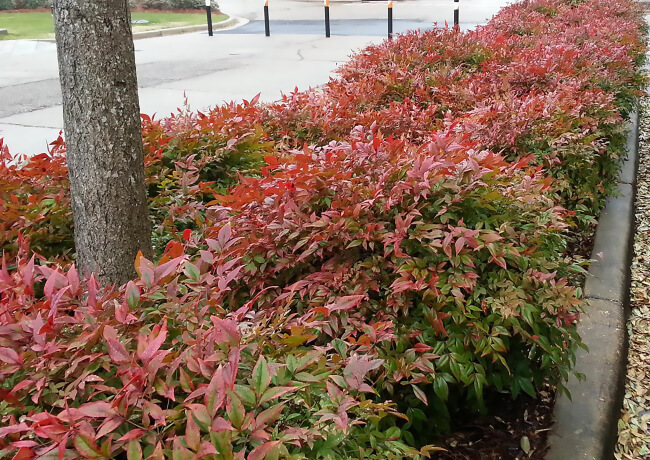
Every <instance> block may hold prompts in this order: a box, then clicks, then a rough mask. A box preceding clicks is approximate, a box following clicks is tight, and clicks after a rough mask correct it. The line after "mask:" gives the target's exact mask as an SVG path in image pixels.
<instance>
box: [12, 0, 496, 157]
mask: <svg viewBox="0 0 650 460" xmlns="http://www.w3.org/2000/svg"><path fill="white" fill-rule="evenodd" d="M229 1H230V0H225V1H224V0H222V2H221V3H222V4H223V5H222V7H223V9H224V10H225V11H226V12H229V11H228V5H227V4H228V2H229ZM232 1H236V2H241V4H240V5H239V6H238V8H239V11H240V12H241V13H242V14H243V15H244V16H245V17H247V18H248V19H251V20H252V21H254V22H251V23H250V24H249V25H247V26H245V27H244V28H241V29H235V30H229V31H218V32H215V36H214V37H208V36H207V33H205V32H201V33H194V34H184V35H177V36H166V37H157V38H151V39H144V40H138V41H136V42H135V48H136V63H137V68H138V81H139V87H140V107H141V111H142V112H143V113H147V114H154V113H155V114H157V115H158V116H159V117H162V116H167V115H169V114H170V113H172V112H174V111H176V108H177V107H182V105H183V103H184V100H185V98H187V101H188V102H189V104H190V106H191V108H192V109H194V110H203V109H206V108H208V107H211V106H214V105H218V104H220V103H223V102H224V101H231V100H242V99H251V98H252V97H254V96H255V95H256V94H258V93H261V100H262V101H272V100H277V99H278V98H279V97H280V96H281V94H282V93H283V92H284V93H288V92H291V91H293V90H294V89H295V88H296V87H298V88H299V89H301V90H302V89H307V88H309V87H314V86H318V85H322V84H323V83H326V82H327V81H328V79H329V77H330V75H331V74H332V72H333V71H334V70H335V69H336V67H337V66H338V65H340V64H341V63H343V62H345V61H346V60H347V59H348V57H349V55H350V54H351V53H353V52H354V51H357V50H359V49H361V48H364V47H365V46H367V45H368V44H371V43H378V42H381V41H382V40H384V39H385V38H384V37H385V34H386V3H385V2H370V3H362V2H359V1H358V0H357V1H353V2H336V3H334V2H332V6H331V11H332V13H331V15H332V21H333V22H332V37H331V38H325V37H324V26H323V23H322V14H323V6H322V5H323V4H322V3H321V2H320V1H318V2H315V1H305V0H303V1H299V0H270V3H271V5H272V8H273V9H272V22H271V37H268V38H267V37H265V36H264V35H263V32H262V29H260V27H261V24H260V23H259V22H255V20H256V19H257V18H258V14H259V13H261V11H263V10H262V9H263V4H264V2H263V0H255V1H252V0H232ZM506 3H507V2H506V1H505V0H464V3H463V4H462V5H461V26H462V27H463V28H469V27H474V26H475V25H476V24H478V23H483V22H485V21H486V20H487V19H489V17H491V16H492V15H493V14H495V13H496V12H497V11H498V10H499V9H500V8H501V7H502V6H504V5H505V4H506ZM470 4H471V5H472V6H471V7H470ZM453 6H454V3H453V1H451V0H410V1H408V0H399V1H396V2H395V8H394V10H395V12H394V14H395V26H396V27H395V30H396V31H397V32H399V31H401V30H404V29H405V28H412V27H420V28H428V27H433V24H434V22H437V23H439V24H444V22H445V21H450V20H451V17H453ZM242 10H243V11H242ZM0 60H2V63H3V65H2V66H1V67H0V101H2V104H0V137H4V138H5V142H6V145H8V146H9V149H10V150H11V152H12V153H14V154H16V153H25V154H36V153H39V152H43V151H45V149H46V146H47V143H48V142H51V141H52V140H54V139H55V138H56V137H57V136H58V133H59V131H60V130H61V129H62V127H63V116H62V109H61V93H60V87H59V80H58V67H57V59H56V46H55V45H54V44H53V43H47V42H39V41H34V40H19V41H1V42H0Z"/></svg>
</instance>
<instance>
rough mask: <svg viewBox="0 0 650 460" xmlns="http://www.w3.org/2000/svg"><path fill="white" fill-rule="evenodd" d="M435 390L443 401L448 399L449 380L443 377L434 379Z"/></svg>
mask: <svg viewBox="0 0 650 460" xmlns="http://www.w3.org/2000/svg"><path fill="white" fill-rule="evenodd" d="M433 391H435V393H436V395H437V396H438V397H439V398H440V399H442V400H443V401H447V398H449V385H447V381H446V380H445V379H443V378H437V379H436V380H434V382H433Z"/></svg>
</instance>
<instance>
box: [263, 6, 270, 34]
mask: <svg viewBox="0 0 650 460" xmlns="http://www.w3.org/2000/svg"><path fill="white" fill-rule="evenodd" d="M264 33H265V35H266V36H267V37H270V36H271V24H270V23H269V0H266V3H265V4H264Z"/></svg>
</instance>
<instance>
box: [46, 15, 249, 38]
mask: <svg viewBox="0 0 650 460" xmlns="http://www.w3.org/2000/svg"><path fill="white" fill-rule="evenodd" d="M248 22H249V21H248V19H244V18H240V17H237V16H230V17H229V18H228V19H226V20H225V21H221V22H216V23H214V24H213V25H212V30H214V31H219V30H232V29H236V28H237V27H241V26H244V25H246V24H248ZM201 31H205V32H206V33H207V31H208V26H207V24H199V25H196V26H184V27H170V28H169V29H156V30H147V31H145V32H134V33H133V40H142V39H143V38H154V37H167V36H169V35H182V34H190V33H195V32H201ZM34 41H38V42H48V43H56V40H55V39H54V38H39V39H35V40H34Z"/></svg>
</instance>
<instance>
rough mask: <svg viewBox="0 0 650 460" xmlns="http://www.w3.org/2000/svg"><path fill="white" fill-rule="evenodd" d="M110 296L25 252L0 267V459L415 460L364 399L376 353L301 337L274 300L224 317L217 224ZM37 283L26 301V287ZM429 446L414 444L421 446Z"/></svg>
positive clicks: (385, 413) (310, 331) (302, 328)
mask: <svg viewBox="0 0 650 460" xmlns="http://www.w3.org/2000/svg"><path fill="white" fill-rule="evenodd" d="M207 242H208V249H207V250H205V251H203V253H202V255H201V256H200V258H199V259H191V258H190V257H188V256H186V255H183V254H182V248H181V255H179V256H178V257H175V258H171V257H164V258H163V259H162V260H161V262H160V263H159V264H158V265H157V266H155V265H154V264H152V263H151V262H149V261H147V260H146V259H144V258H139V259H138V262H137V270H138V272H139V274H140V279H138V280H134V281H132V282H129V283H128V284H127V285H125V286H123V287H122V288H121V289H119V290H113V289H112V288H110V289H100V288H99V287H98V286H97V283H96V282H95V281H94V279H93V278H90V279H88V280H86V281H83V280H80V279H79V276H78V274H77V272H76V270H75V268H74V266H72V267H70V268H69V269H68V270H67V271H65V270H62V269H60V268H59V267H56V266H48V265H46V264H45V261H43V260H38V259H35V257H31V258H30V257H29V253H28V251H27V248H26V247H25V246H24V245H23V246H22V247H21V251H20V252H19V255H18V257H17V260H16V264H15V268H14V269H8V268H7V263H6V260H4V259H3V263H2V267H1V268H0V318H1V319H2V328H1V329H0V377H1V379H0V381H1V383H0V394H1V395H2V402H0V408H2V415H1V416H0V417H1V420H2V427H0V435H1V436H0V448H2V450H0V452H2V454H4V455H6V454H7V453H9V452H16V451H17V453H16V456H17V457H15V458H33V457H34V456H39V457H41V458H43V456H48V455H50V456H57V457H59V458H115V457H118V458H124V457H126V458H129V459H133V458H184V459H190V458H214V459H228V458H230V459H244V458H246V459H249V460H256V459H260V460H261V459H264V458H314V459H316V458H325V457H326V458H336V459H347V458H376V459H391V458H393V459H401V458H406V457H408V458H421V453H420V452H419V451H417V450H415V449H413V448H409V447H407V446H406V445H405V444H404V443H403V442H402V441H401V437H402V431H401V430H400V428H398V427H397V426H395V423H394V422H392V423H389V424H388V426H389V427H388V429H384V430H381V431H379V430H378V427H379V425H380V424H386V423H388V422H390V420H391V419H392V420H394V419H395V418H396V417H403V416H402V415H401V414H399V413H398V412H397V411H396V410H395V408H394V404H393V403H391V402H390V401H387V400H384V401H377V402H375V401H373V400H372V398H367V397H366V394H367V393H368V392H370V393H372V392H373V390H372V388H371V386H370V385H369V384H371V383H372V381H370V380H369V379H368V378H367V374H368V373H369V372H370V371H372V370H373V369H376V368H377V367H379V366H381V364H382V361H381V360H380V359H377V358H375V357H373V356H370V355H368V354H361V353H356V354H354V355H345V354H341V353H340V351H339V350H338V348H337V347H333V346H324V347H312V346H307V344H309V343H310V342H313V340H314V339H315V338H316V337H317V336H318V334H319V331H318V324H317V323H312V324H306V322H305V321H304V319H303V318H301V317H299V316H296V315H295V314H292V313H291V312H289V311H288V310H287V309H286V308H282V307H280V308H278V309H276V310H273V311H271V310H265V311H260V310H256V309H255V308H254V302H252V301H249V302H246V303H245V304H244V305H243V306H242V307H241V308H238V309H237V310H235V311H229V310H227V309H224V308H223V307H224V304H223V298H224V296H225V295H226V294H227V293H228V292H229V290H230V288H229V286H230V285H232V283H233V281H234V280H236V279H237V278H238V277H239V274H240V273H241V271H242V266H241V263H240V261H238V260H237V259H231V260H229V261H228V262H225V263H224V264H221V263H206V262H205V261H204V260H203V259H206V258H207V257H208V256H207V255H208V254H209V255H210V256H209V257H211V258H214V259H217V258H218V257H219V254H220V253H221V252H222V251H226V250H227V249H228V248H229V247H230V246H232V245H234V244H237V238H236V237H234V238H233V237H232V236H231V232H230V227H229V226H225V227H223V228H222V230H221V231H220V232H219V234H218V235H217V236H216V239H215V240H208V241H207ZM39 283H44V288H43V292H42V294H41V295H35V294H34V293H35V291H36V290H37V289H36V288H37V284H39ZM429 450H431V447H426V448H424V449H423V450H422V455H424V454H426V452H428V451H429Z"/></svg>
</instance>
